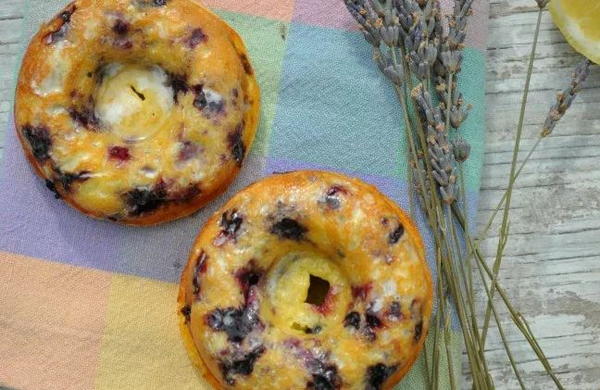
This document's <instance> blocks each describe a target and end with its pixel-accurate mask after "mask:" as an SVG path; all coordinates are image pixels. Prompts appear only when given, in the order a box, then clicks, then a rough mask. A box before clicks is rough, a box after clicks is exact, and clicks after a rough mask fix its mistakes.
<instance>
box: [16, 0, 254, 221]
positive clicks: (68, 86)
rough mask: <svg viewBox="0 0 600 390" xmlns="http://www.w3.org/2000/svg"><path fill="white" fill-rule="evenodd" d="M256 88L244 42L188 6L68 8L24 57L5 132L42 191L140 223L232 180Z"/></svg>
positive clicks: (184, 211) (147, 0)
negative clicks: (11, 125) (10, 132)
mask: <svg viewBox="0 0 600 390" xmlns="http://www.w3.org/2000/svg"><path fill="white" fill-rule="evenodd" d="M259 100H260V99H259V89H258V86H257V83H256V80H255V77H254V75H253V69H252V66H251V65H250V62H249V59H248V55H247V52H246V49H245V47H244V44H243V42H242V40H241V39H240V37H239V36H238V34H237V33H236V32H235V31H234V30H233V29H231V28H230V27H229V26H228V25H227V24H226V23H225V22H224V21H222V20H221V19H219V18H218V17H217V16H216V15H214V14H213V13H211V12H210V11H208V10H206V9H205V8H203V7H202V6H201V5H199V4H198V3H197V2H195V1H193V0H77V1H74V2H73V3H71V4H70V5H68V6H67V7H66V8H65V9H64V10H63V11H62V12H60V13H59V14H58V15H57V16H56V17H55V18H54V19H52V20H51V21H50V22H48V23H47V24H45V25H43V26H42V27H41V29H40V31H39V32H38V33H37V35H35V37H34V38H33V40H32V41H31V43H30V45H29V48H28V50H27V52H26V54H25V58H24V60H23V64H22V68H21V72H20V76H19V81H18V86H17V92H16V99H15V123H16V128H17V133H18V136H19V138H20V140H21V142H22V144H23V148H24V150H25V153H26V155H27V157H28V159H29V161H30V162H31V164H32V165H33V167H34V168H35V170H36V172H37V173H38V174H39V175H40V176H41V177H42V178H44V179H45V180H46V183H47V185H48V187H49V188H50V189H51V190H52V191H54V192H55V193H56V196H57V197H61V198H63V199H64V200H65V201H66V202H67V203H68V204H70V205H71V206H73V207H75V208H77V209H78V210H80V211H82V212H83V213H85V214H87V215H90V216H92V217H96V218H101V219H110V220H114V221H118V222H120V223H124V224H131V225H151V224H157V223H161V222H165V221H169V220H173V219H176V218H180V217H184V216H186V215H189V214H191V213H193V212H195V211H197V210H198V209H199V208H201V207H202V206H203V205H205V204H206V203H207V202H208V201H210V200H211V199H213V198H214V197H215V196H217V195H218V194H220V193H222V192H223V191H224V189H225V188H226V187H227V186H228V185H229V184H230V183H231V181H232V180H233V178H234V177H235V175H236V174H237V172H238V171H239V169H240V166H241V164H242V161H243V159H244V156H245V154H246V152H247V150H248V149H249V148H250V145H251V143H252V141H253V139H254V135H255V132H256V128H257V121H258V116H259Z"/></svg>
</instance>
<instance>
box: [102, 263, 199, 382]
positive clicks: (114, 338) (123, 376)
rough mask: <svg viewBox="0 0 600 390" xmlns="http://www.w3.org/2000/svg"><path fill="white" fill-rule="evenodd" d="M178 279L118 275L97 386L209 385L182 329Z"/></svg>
mask: <svg viewBox="0 0 600 390" xmlns="http://www.w3.org/2000/svg"><path fill="white" fill-rule="evenodd" d="M176 299H177V285H175V284H171V283H164V282H157V281H152V280H147V279H142V278H137V277H133V276H121V275H115V276H113V279H112V285H111V289H110V295H109V303H108V309H107V314H106V316H107V319H106V330H105V334H104V338H103V340H102V348H101V353H100V367H99V369H98V375H97V378H96V388H98V389H110V390H115V389H178V390H179V389H207V390H208V389H210V388H209V387H208V385H206V383H205V382H204V381H203V380H202V379H200V377H199V376H198V375H197V374H196V372H195V370H194V368H193V367H192V365H191V363H190V360H189V358H188V356H187V352H186V351H185V348H184V346H183V342H182V340H181V337H180V335H179V326H178V321H177V309H176Z"/></svg>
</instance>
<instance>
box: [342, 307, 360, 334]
mask: <svg viewBox="0 0 600 390" xmlns="http://www.w3.org/2000/svg"><path fill="white" fill-rule="evenodd" d="M344 327H346V328H354V329H356V330H358V329H359V328H360V313H358V312H357V311H351V312H350V313H348V314H347V315H346V318H344Z"/></svg>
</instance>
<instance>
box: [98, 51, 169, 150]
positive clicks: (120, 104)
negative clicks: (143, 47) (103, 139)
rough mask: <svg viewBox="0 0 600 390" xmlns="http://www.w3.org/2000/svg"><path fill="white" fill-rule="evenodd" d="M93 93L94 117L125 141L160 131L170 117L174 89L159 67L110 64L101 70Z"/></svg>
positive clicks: (139, 138) (145, 136) (142, 138)
mask: <svg viewBox="0 0 600 390" xmlns="http://www.w3.org/2000/svg"><path fill="white" fill-rule="evenodd" d="M100 74H101V75H102V77H101V78H100V79H99V80H98V84H97V85H96V88H95V91H94V94H93V96H94V101H95V102H96V107H95V114H96V116H97V118H98V120H99V121H100V122H101V123H102V124H103V125H104V126H105V127H107V128H108V130H109V131H110V132H111V133H113V134H115V135H117V136H118V137H120V138H121V139H122V140H123V141H126V142H136V141H142V140H145V139H147V138H150V137H152V136H154V135H155V134H156V133H158V132H159V131H161V130H163V129H164V128H165V126H166V125H167V124H168V123H172V122H171V120H170V119H172V116H173V114H174V113H173V89H172V88H171V86H170V85H169V82H168V81H169V79H168V75H167V73H166V72H165V71H164V70H163V69H162V68H161V67H159V66H146V65H138V64H121V63H112V64H109V65H105V66H104V67H103V68H102V69H101V70H100Z"/></svg>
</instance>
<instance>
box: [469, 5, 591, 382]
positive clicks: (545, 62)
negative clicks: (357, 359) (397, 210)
mask: <svg viewBox="0 0 600 390" xmlns="http://www.w3.org/2000/svg"><path fill="white" fill-rule="evenodd" d="M536 18H537V5H536V4H535V2H534V1H533V0H510V1H509V0H491V1H490V34H489V39H488V59H487V105H488V107H487V108H488V111H487V130H488V131H487V151H486V159H485V165H484V175H483V181H482V192H481V202H480V206H479V226H480V227H482V226H483V225H484V224H485V222H487V218H488V217H489V214H490V210H491V209H493V208H495V206H496V204H497V203H498V201H499V200H500V198H501V197H502V195H503V193H504V190H505V188H506V187H507V184H508V183H507V181H508V174H509V170H510V162H511V158H512V149H513V145H514V142H513V141H514V138H513V137H514V134H515V128H516V123H517V117H518V109H519V104H520V99H521V95H522V90H523V85H524V82H525V75H526V66H527V64H526V61H527V57H528V55H529V52H530V50H531V42H532V39H533V32H534V28H535V21H536ZM537 58H538V60H537V61H536V62H535V67H534V69H535V70H534V76H533V79H532V90H531V94H530V100H529V101H530V103H529V105H528V110H527V116H526V120H525V124H526V125H525V129H524V137H525V139H524V141H523V150H524V151H525V152H527V151H528V150H529V147H530V146H531V145H532V143H533V142H534V141H535V139H536V137H537V135H538V133H539V131H540V127H541V124H542V123H543V121H544V118H545V116H546V114H547V112H548V108H549V106H550V104H552V102H553V99H554V94H555V92H557V91H558V90H560V89H562V88H564V87H565V86H566V85H567V84H568V80H569V76H570V73H571V71H572V69H573V67H574V66H575V64H576V63H577V62H579V61H580V56H578V55H577V54H576V53H574V52H573V50H572V49H571V48H570V46H569V45H568V44H566V43H565V40H564V38H563V37H562V35H561V34H560V32H559V31H558V30H557V29H556V27H555V26H554V25H553V23H552V20H551V18H550V15H548V14H547V13H546V14H545V15H544V18H543V21H542V26H541V34H540V41H539V45H538V51H537ZM512 206H513V207H512V211H511V233H512V234H511V238H510V241H509V243H508V247H507V248H506V257H505V258H504V261H503V265H502V271H501V283H502V285H503V286H504V287H505V289H506V290H507V291H508V292H509V294H510V296H511V297H512V302H513V304H514V305H515V306H516V307H517V308H518V309H519V310H520V311H521V312H522V313H523V314H524V315H525V317H526V318H527V319H528V320H529V322H530V325H531V327H532V328H533V330H534V333H535V334H536V335H537V337H538V341H539V342H540V344H541V346H542V347H543V349H544V351H545V353H546V355H547V357H548V358H549V360H550V362H551V364H552V366H553V367H554V368H555V369H556V371H557V372H558V376H559V378H560V379H561V380H562V383H563V384H564V386H565V388H567V389H578V390H579V389H581V390H586V389H589V390H597V389H600V347H599V346H598V345H599V342H600V67H598V66H596V67H595V68H594V69H593V70H592V75H591V76H590V78H589V80H588V82H587V84H586V86H585V88H584V90H583V91H582V92H581V94H580V96H579V98H578V99H577V101H576V103H575V104H574V106H573V107H572V108H571V109H570V110H569V112H568V114H567V115H566V116H565V117H564V119H563V121H562V122H561V123H560V124H559V125H558V126H557V128H556V130H555V131H554V134H553V135H552V136H551V137H549V138H547V139H546V140H544V141H543V143H542V144H541V145H540V147H539V150H538V152H536V153H535V155H534V156H533V158H532V160H531V161H530V162H529V164H528V165H527V166H526V168H525V169H524V171H523V173H522V175H521V177H520V179H519V180H518V182H517V183H516V186H515V191H514V195H513V202H512ZM499 220H500V218H498V221H499ZM496 226H497V225H496ZM497 230H498V229H497V228H495V229H493V230H492V234H491V235H492V237H490V238H489V239H488V240H486V241H484V242H483V244H482V247H483V250H484V252H485V253H486V254H487V255H488V256H489V257H490V258H491V257H492V256H493V255H494V254H495V250H496V243H497ZM491 263H492V260H491V259H490V264H491ZM483 295H484V294H481V296H480V297H479V298H480V301H481V302H483V298H484V296H483ZM496 302H497V306H498V307H502V305H501V302H500V300H496ZM501 312H502V313H503V315H502V318H503V321H502V322H503V326H504V327H505V329H506V333H507V338H508V339H509V340H510V345H511V347H512V349H513V353H514V355H515V357H516V360H517V361H518V365H519V368H520V369H521V372H522V375H523V378H524V379H525V382H526V383H527V385H528V386H527V388H528V389H540V390H542V389H543V390H546V389H552V388H555V387H554V386H553V383H552V381H551V380H550V379H549V378H548V377H547V376H545V375H544V374H543V368H542V366H541V365H540V364H539V363H537V362H536V361H535V356H534V354H533V353H532V352H531V350H530V349H529V348H528V345H527V343H526V342H525V341H524V339H523V338H522V337H521V336H520V333H519V332H518V330H516V328H514V327H513V326H512V322H511V320H510V319H509V317H508V315H507V314H506V311H505V310H501ZM487 347H488V349H489V353H488V359H489V363H490V369H491V370H492V372H493V373H494V378H495V382H496V384H497V388H499V389H517V388H519V387H518V383H517V382H516V380H515V379H514V375H513V373H512V371H511V368H510V366H509V363H508V359H507V358H506V355H505V353H504V352H503V349H502V346H501V343H500V338H499V337H498V335H497V332H495V331H494V332H492V333H491V334H490V338H489V341H488V344H487Z"/></svg>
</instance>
